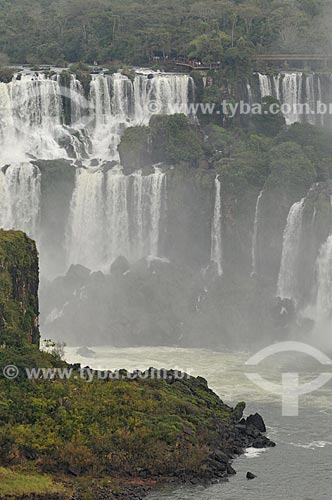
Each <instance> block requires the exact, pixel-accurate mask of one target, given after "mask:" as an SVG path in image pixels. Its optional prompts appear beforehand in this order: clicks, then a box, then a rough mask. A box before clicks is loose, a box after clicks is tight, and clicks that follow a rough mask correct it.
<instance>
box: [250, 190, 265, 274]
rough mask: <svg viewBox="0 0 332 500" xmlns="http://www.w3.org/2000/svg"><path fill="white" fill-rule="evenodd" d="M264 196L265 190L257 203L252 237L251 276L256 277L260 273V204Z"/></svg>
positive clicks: (260, 194)
mask: <svg viewBox="0 0 332 500" xmlns="http://www.w3.org/2000/svg"><path fill="white" fill-rule="evenodd" d="M262 196H263V190H262V191H261V192H260V193H259V195H258V197H257V201H256V210H255V220H254V231H253V236H252V247H251V275H252V276H255V275H256V274H257V272H258V224H259V212H260V202H261V199H262Z"/></svg>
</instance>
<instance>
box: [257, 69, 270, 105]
mask: <svg viewBox="0 0 332 500" xmlns="http://www.w3.org/2000/svg"><path fill="white" fill-rule="evenodd" d="M258 80H259V88H260V93H261V99H264V97H267V96H271V95H272V87H271V80H270V77H269V76H268V75H262V74H261V73H259V74H258Z"/></svg>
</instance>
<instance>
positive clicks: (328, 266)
mask: <svg viewBox="0 0 332 500" xmlns="http://www.w3.org/2000/svg"><path fill="white" fill-rule="evenodd" d="M317 278H318V292H317V303H316V308H317V317H318V319H319V320H321V321H326V320H331V319H332V235H331V236H329V238H328V239H327V241H326V243H324V245H323V246H322V248H321V250H320V252H319V256H318V259H317Z"/></svg>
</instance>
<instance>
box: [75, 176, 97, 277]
mask: <svg viewBox="0 0 332 500" xmlns="http://www.w3.org/2000/svg"><path fill="white" fill-rule="evenodd" d="M103 188H104V174H103V172H102V171H101V170H97V171H94V170H88V169H85V168H81V169H78V170H77V175H76V186H75V189H74V192H73V197H72V201H71V206H70V215H69V222H68V229H67V235H66V238H67V242H66V246H67V264H68V266H69V265H70V264H82V265H83V266H86V267H88V268H89V269H91V270H98V269H100V268H101V267H103V265H104V261H105V256H104V241H105V233H104V207H103V198H104V189H103Z"/></svg>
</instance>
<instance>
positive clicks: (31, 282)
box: [0, 229, 39, 346]
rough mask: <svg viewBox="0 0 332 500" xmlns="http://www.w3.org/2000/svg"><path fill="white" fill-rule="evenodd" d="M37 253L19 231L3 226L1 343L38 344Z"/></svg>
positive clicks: (0, 234)
mask: <svg viewBox="0 0 332 500" xmlns="http://www.w3.org/2000/svg"><path fill="white" fill-rule="evenodd" d="M38 285H39V268H38V254H37V249H36V245H35V243H34V242H33V241H32V240H30V239H29V238H28V237H27V236H26V235H25V234H24V233H22V232H19V231H4V230H2V229H1V230H0V344H1V345H6V346H10V345H22V344H39V327H38V314H39V307H38Z"/></svg>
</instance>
